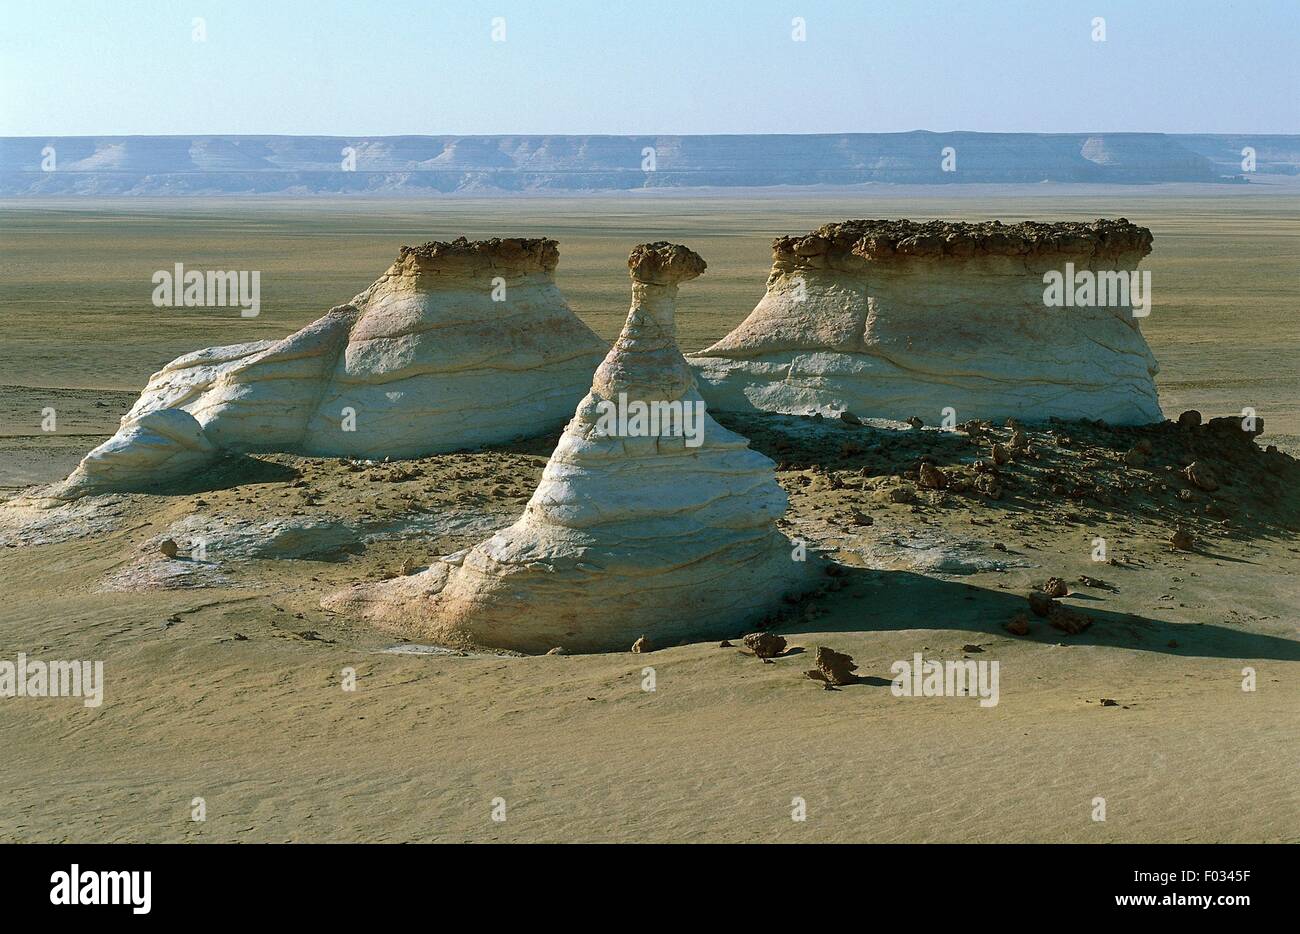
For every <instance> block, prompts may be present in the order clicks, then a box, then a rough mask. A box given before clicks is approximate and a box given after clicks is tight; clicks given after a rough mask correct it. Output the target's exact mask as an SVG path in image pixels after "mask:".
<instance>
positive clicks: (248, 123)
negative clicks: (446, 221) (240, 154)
mask: <svg viewBox="0 0 1300 934" xmlns="http://www.w3.org/2000/svg"><path fill="white" fill-rule="evenodd" d="M498 16H499V17H504V19H505V37H506V40H505V41H504V42H494V41H492V19H493V17H498ZM1097 16H1101V17H1104V18H1105V20H1106V41H1105V42H1094V41H1093V39H1092V30H1093V27H1092V20H1093V18H1094V17H1097ZM195 17H202V18H203V19H204V20H205V21H206V28H207V39H206V41H203V42H196V41H193V39H192V30H193V26H192V21H193V19H194V18H195ZM795 17H803V19H804V20H805V22H806V29H807V39H806V41H804V42H795V41H792V39H791V32H792V23H791V21H792V20H793V19H794V18H795ZM1298 102H1300V0H1255V2H1223V0H1220V2H1201V0H1146V2H1118V0H1087V2H1074V0H1037V2H1033V0H1026V2H1015V0H1007V2H992V0H985V2H980V0H952V2H926V0H843V2H834V0H823V2H816V0H738V2H717V0H695V2H677V0H664V2H646V0H641V2H622V0H592V2H586V0H549V2H548V0H533V2H506V0H492V2H483V3H481V2H477V0H456V2H438V0H402V2H378V0H355V2H331V0H186V2H171V0H158V2H152V0H101V2H90V0H85V2H60V0H35V2H28V0H2V2H0V135H72V134H122V133H180V134H197V133H307V134H343V135H378V134H406V133H410V134H441V133H619V134H625V133H818V132H886V131H898V130H911V129H930V130H941V131H942V130H1003V131H1037V132H1063V131H1123V130H1154V131H1165V132H1255V133H1265V132H1281V133H1295V132H1300V103H1298Z"/></svg>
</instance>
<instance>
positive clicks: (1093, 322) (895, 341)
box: [690, 218, 1162, 425]
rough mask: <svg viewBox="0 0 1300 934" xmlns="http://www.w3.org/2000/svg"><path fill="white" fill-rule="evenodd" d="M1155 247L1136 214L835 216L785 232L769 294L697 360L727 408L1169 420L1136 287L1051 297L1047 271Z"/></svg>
mask: <svg viewBox="0 0 1300 934" xmlns="http://www.w3.org/2000/svg"><path fill="white" fill-rule="evenodd" d="M1150 251H1151V232H1150V231H1149V230H1147V229H1146V228H1143V227H1138V226H1135V225H1133V224H1131V223H1129V222H1128V221H1127V220H1124V219H1123V218H1120V219H1119V220H1116V221H1107V220H1098V221H1096V222H1094V223H1091V224H1082V223H1060V224H1035V223H1023V224H1016V225H1013V226H1007V225H1003V224H1001V223H999V222H996V221H994V222H989V223H981V224H965V223H946V222H938V221H936V222H932V223H926V224H917V223H913V222H911V221H847V222H845V223H842V224H828V225H827V226H825V227H822V228H821V229H819V230H817V231H815V232H814V233H811V234H809V235H807V236H804V237H782V238H779V239H777V240H776V241H774V243H773V264H772V273H771V275H770V277H769V278H768V283H767V294H766V295H764V296H763V298H762V300H761V301H760V302H759V303H758V305H757V306H756V307H755V308H754V310H753V312H752V313H751V314H750V315H749V317H748V318H746V319H745V321H744V322H742V323H741V325H740V326H739V327H737V328H736V329H735V330H734V331H732V332H731V333H730V334H728V335H727V336H726V337H724V338H723V339H722V340H720V341H718V342H717V343H716V344H714V345H713V346H712V347H709V348H707V349H706V350H703V351H701V352H700V353H698V354H694V355H692V356H691V357H690V362H691V364H692V366H694V367H695V369H696V374H697V376H698V378H699V381H700V390H701V392H703V393H704V397H705V399H707V400H708V403H709V405H710V406H711V407H712V408H714V409H717V410H731V411H753V410H761V411H771V412H782V413H786V414H792V415H803V414H811V413H814V412H821V413H823V414H831V413H834V412H837V411H843V410H846V409H847V410H848V411H850V412H852V413H853V414H855V415H858V416H863V417H872V418H890V419H906V418H909V417H910V416H913V415H919V416H921V417H922V418H923V419H924V420H925V421H926V422H927V423H930V424H934V423H937V422H939V421H940V420H941V417H942V416H941V413H942V412H943V410H944V409H946V408H949V407H951V408H952V409H954V410H955V412H956V420H957V421H958V422H962V421H966V420H968V419H1003V418H1007V417H1016V418H1018V419H1020V420H1022V421H1025V422H1041V421H1045V420H1046V419H1048V418H1051V417H1053V416H1055V417H1059V418H1067V419H1076V418H1088V419H1104V420H1106V421H1107V422H1110V423H1112V424H1117V425H1129V424H1146V423H1150V422H1156V421H1160V420H1161V418H1162V415H1161V413H1160V407H1159V405H1158V404H1157V400H1156V388H1155V382H1154V375H1155V373H1156V370H1157V367H1156V362H1155V358H1154V357H1153V356H1152V354H1151V350H1150V348H1149V347H1148V346H1147V342H1146V340H1145V339H1144V338H1143V336H1142V333H1141V331H1140V330H1139V328H1138V319H1137V318H1134V317H1133V313H1132V307H1131V306H1132V304H1133V303H1132V301H1131V300H1130V301H1129V303H1128V304H1123V303H1119V304H1114V305H1111V306H1110V307H1049V306H1047V305H1046V304H1045V301H1044V293H1045V289H1046V288H1047V286H1046V285H1045V283H1044V278H1043V277H1044V274H1045V273H1048V272H1050V271H1053V270H1055V271H1060V272H1061V273H1062V274H1064V273H1065V272H1066V270H1067V265H1066V264H1072V268H1073V271H1075V272H1077V273H1084V272H1091V273H1093V274H1094V275H1096V274H1097V273H1102V272H1125V273H1128V272H1132V271H1135V270H1137V267H1138V263H1139V261H1140V260H1141V259H1142V257H1144V256H1145V255H1146V254H1147V253H1149V252H1150ZM1067 287H1070V286H1067ZM1130 299H1131V296H1130Z"/></svg>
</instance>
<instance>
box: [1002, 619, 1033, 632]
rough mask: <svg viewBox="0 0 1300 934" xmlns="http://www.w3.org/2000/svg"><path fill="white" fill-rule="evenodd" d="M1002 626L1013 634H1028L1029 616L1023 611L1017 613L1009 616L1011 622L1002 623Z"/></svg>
mask: <svg viewBox="0 0 1300 934" xmlns="http://www.w3.org/2000/svg"><path fill="white" fill-rule="evenodd" d="M1002 628H1003V629H1005V630H1006V631H1007V632H1009V633H1011V634H1012V635H1013V636H1027V635H1029V617H1028V616H1026V615H1025V614H1024V613H1017V614H1016V615H1015V616H1013V617H1012V618H1011V622H1009V623H1003V624H1002Z"/></svg>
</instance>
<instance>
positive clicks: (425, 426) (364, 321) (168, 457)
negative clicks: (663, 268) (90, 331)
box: [55, 238, 606, 496]
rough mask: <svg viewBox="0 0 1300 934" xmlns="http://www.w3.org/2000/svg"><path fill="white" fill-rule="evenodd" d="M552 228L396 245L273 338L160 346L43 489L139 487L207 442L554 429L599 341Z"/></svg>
mask: <svg viewBox="0 0 1300 934" xmlns="http://www.w3.org/2000/svg"><path fill="white" fill-rule="evenodd" d="M558 258H559V251H558V249H557V248H556V243H555V241H554V240H517V239H512V240H497V239H494V240H485V241H474V242H468V241H466V240H464V239H463V238H462V239H460V240H456V241H454V242H452V243H439V242H434V243H426V244H424V245H423V246H418V247H402V250H401V253H400V255H399V256H398V258H397V261H396V262H395V263H393V265H392V266H390V267H389V268H388V270H387V271H386V272H385V273H384V274H383V275H382V276H380V277H379V279H378V280H376V281H375V282H374V284H372V285H371V286H370V287H369V288H368V289H366V290H365V291H364V292H362V293H361V294H360V295H358V296H356V298H354V299H353V300H352V301H351V302H350V303H348V304H346V305H340V306H338V307H337V308H333V309H331V310H330V311H329V313H328V314H326V315H325V316H324V317H322V318H320V319H318V320H317V321H314V322H313V323H311V324H309V325H307V327H305V328H303V329H302V330H300V331H298V332H297V333H296V334H292V335H290V336H289V337H286V338H284V339H283V340H280V341H257V342H254V343H248V344H235V345H231V346H226V347H209V348H207V349H205V350H200V351H197V352H195V353H191V354H186V355H185V356H183V357H180V358H178V359H176V360H173V361H172V362H171V363H169V364H167V366H165V367H163V369H162V370H161V371H159V372H158V373H155V374H154V375H153V377H152V378H150V380H149V384H148V386H147V387H146V388H145V391H144V394H143V395H142V396H141V397H140V399H139V400H138V401H137V402H136V404H135V405H134V406H133V407H132V409H131V411H130V412H129V413H127V415H126V416H125V417H124V418H123V419H122V427H121V429H120V430H119V431H118V433H117V434H116V435H115V436H114V437H113V438H112V439H110V440H109V441H107V442H105V443H104V444H102V445H100V446H99V447H98V448H96V449H95V450H94V451H92V452H91V453H90V454H89V455H87V456H86V458H85V459H84V460H83V461H82V463H81V465H80V466H79V467H78V468H77V470H76V471H75V472H74V473H73V474H72V476H71V477H69V478H68V480H67V481H65V483H64V484H63V486H62V488H61V489H59V490H56V491H55V492H56V493H57V495H62V496H73V495H80V494H83V493H91V492H103V491H110V490H114V491H130V490H139V489H144V488H148V487H150V486H153V485H155V484H158V483H163V482H167V481H170V480H173V479H175V478H177V477H179V476H181V475H183V474H186V473H189V472H192V471H193V470H194V469H195V468H196V467H198V466H200V465H202V464H203V463H204V462H206V461H207V460H209V459H211V458H212V457H213V456H214V455H215V454H217V453H218V452H220V451H240V452H257V451H287V452H295V453H302V454H314V455H332V456H349V457H358V458H384V457H394V458H402V457H415V456H421V455H425V454H433V453H437V452H443V451H451V450H457V449H460V448H471V447H477V446H480V445H485V444H494V443H500V442H506V441H510V440H512V439H514V438H516V437H518V436H520V435H536V434H539V433H542V432H544V431H549V430H551V429H554V428H557V427H559V426H560V425H562V424H563V423H564V419H565V418H566V417H567V416H568V414H569V412H571V411H572V408H573V404H574V402H576V401H577V400H578V399H580V398H581V397H582V393H583V391H584V389H585V388H586V386H587V381H588V380H589V379H590V377H591V371H592V369H593V368H594V367H595V366H596V365H597V363H598V362H599V361H600V359H601V357H602V355H603V354H604V353H605V351H606V345H605V343H604V342H603V341H601V340H600V338H598V337H597V336H596V335H595V334H594V333H593V332H592V331H591V329H590V328H588V327H587V326H586V325H585V324H583V323H582V321H581V320H579V318H578V317H577V315H575V314H574V313H573V311H572V310H570V308H569V306H568V304H567V303H566V302H565V300H564V296H563V295H561V294H560V291H559V289H558V288H557V287H556V285H555V280H554V278H553V272H554V269H555V265H556V262H557V260H558Z"/></svg>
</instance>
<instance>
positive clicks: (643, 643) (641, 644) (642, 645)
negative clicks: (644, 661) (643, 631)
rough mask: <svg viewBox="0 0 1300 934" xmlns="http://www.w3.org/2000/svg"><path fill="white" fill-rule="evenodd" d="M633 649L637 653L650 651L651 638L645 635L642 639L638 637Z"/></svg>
mask: <svg viewBox="0 0 1300 934" xmlns="http://www.w3.org/2000/svg"><path fill="white" fill-rule="evenodd" d="M632 651H633V652H634V653H636V654H637V655H642V654H644V653H646V652H649V651H650V640H649V639H647V638H646V637H645V636H642V637H641V638H640V639H637V640H636V641H635V642H633V643H632Z"/></svg>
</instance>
